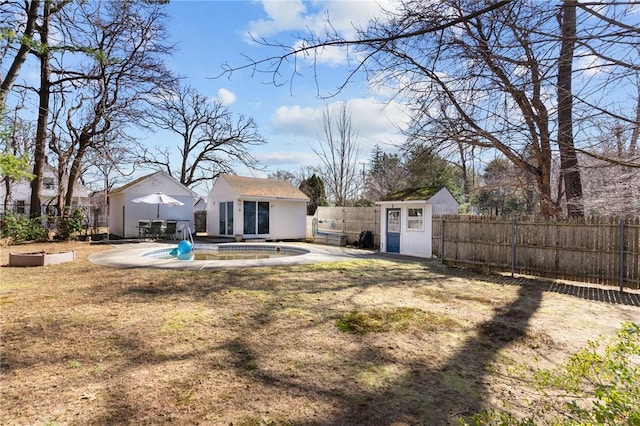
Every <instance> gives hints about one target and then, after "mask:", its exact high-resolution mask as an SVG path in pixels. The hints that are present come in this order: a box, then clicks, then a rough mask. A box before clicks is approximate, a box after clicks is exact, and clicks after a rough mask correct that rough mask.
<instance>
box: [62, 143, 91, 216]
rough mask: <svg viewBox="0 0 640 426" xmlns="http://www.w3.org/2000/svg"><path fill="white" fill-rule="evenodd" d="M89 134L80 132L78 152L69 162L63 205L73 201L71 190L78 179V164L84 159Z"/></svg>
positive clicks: (69, 204)
mask: <svg viewBox="0 0 640 426" xmlns="http://www.w3.org/2000/svg"><path fill="white" fill-rule="evenodd" d="M89 139H90V136H89V135H88V134H87V133H84V132H83V133H81V134H80V143H79V146H78V152H76V156H75V157H74V158H73V161H72V162H71V168H70V170H69V179H68V180H67V192H66V194H65V198H64V206H65V207H71V204H72V203H73V191H74V189H75V187H76V182H78V179H80V169H81V167H80V165H81V164H82V161H83V160H84V155H85V153H86V152H87V148H88V146H89V142H90V140H89Z"/></svg>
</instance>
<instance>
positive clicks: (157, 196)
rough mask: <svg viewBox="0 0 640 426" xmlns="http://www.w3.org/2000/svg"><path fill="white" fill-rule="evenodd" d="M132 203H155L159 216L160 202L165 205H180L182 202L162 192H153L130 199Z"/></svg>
mask: <svg viewBox="0 0 640 426" xmlns="http://www.w3.org/2000/svg"><path fill="white" fill-rule="evenodd" d="M131 201H132V202H134V203H145V204H157V205H158V218H160V204H164V205H166V206H182V205H184V203H183V202H182V201H178V200H176V199H175V198H173V197H170V196H168V195H167V194H165V193H163V192H154V193H153V194H148V195H145V196H142V197H138V198H134V199H133V200H131Z"/></svg>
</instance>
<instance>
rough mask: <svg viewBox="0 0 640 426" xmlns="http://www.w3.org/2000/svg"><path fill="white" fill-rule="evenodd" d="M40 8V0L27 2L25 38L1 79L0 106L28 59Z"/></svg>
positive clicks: (2, 104)
mask: <svg viewBox="0 0 640 426" xmlns="http://www.w3.org/2000/svg"><path fill="white" fill-rule="evenodd" d="M39 9H40V0H33V1H32V2H31V3H29V2H25V10H26V12H27V22H26V25H25V29H24V33H23V34H22V36H23V40H22V43H20V48H19V49H18V53H16V56H15V57H14V58H13V62H11V66H10V67H9V69H8V70H7V75H6V76H5V79H4V80H2V81H0V107H2V106H4V104H5V102H6V100H7V95H8V94H9V91H10V90H11V88H12V87H13V84H14V83H15V82H16V80H17V78H18V74H19V72H20V69H21V68H22V65H23V64H24V62H25V61H26V60H27V55H28V54H29V49H30V48H31V45H30V43H29V42H30V41H31V40H32V38H33V33H34V32H35V28H36V20H37V19H38V10H39Z"/></svg>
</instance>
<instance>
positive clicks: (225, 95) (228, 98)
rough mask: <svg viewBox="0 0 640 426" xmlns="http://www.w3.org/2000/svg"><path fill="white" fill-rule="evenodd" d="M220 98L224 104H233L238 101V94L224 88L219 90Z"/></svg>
mask: <svg viewBox="0 0 640 426" xmlns="http://www.w3.org/2000/svg"><path fill="white" fill-rule="evenodd" d="M218 100H219V101H220V102H222V104H223V105H231V104H232V103H234V102H235V101H236V95H235V93H233V92H232V91H231V90H227V89H225V88H222V89H220V90H218Z"/></svg>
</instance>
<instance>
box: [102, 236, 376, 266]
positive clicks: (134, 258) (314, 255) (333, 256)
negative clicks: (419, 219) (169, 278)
mask: <svg viewBox="0 0 640 426" xmlns="http://www.w3.org/2000/svg"><path fill="white" fill-rule="evenodd" d="M202 245H204V244H201V243H198V244H196V248H197V247H198V246H202ZM210 245H216V246H217V245H225V246H231V245H233V246H239V247H241V246H267V247H274V246H277V247H290V248H298V249H300V248H302V249H304V250H308V251H309V252H308V253H305V254H300V255H296V256H286V257H276V258H269V259H242V260H191V261H186V260H177V259H155V258H152V257H144V256H143V254H144V253H147V252H152V251H155V250H161V249H168V248H172V247H176V246H177V243H175V242H173V243H166V242H165V243H136V244H118V245H113V246H112V247H113V250H109V251H104V252H100V253H94V254H92V255H90V256H89V261H90V262H92V263H95V264H97V265H102V266H107V267H112V268H121V269H126V268H148V269H188V270H206V269H230V268H255V267H261V266H284V265H305V264H313V263H321V262H338V261H344V260H356V259H374V258H380V257H381V255H380V254H379V253H378V252H377V251H373V250H364V249H355V248H348V247H336V246H325V245H318V244H309V243H278V242H271V243H257V242H249V243H219V244H210Z"/></svg>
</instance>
